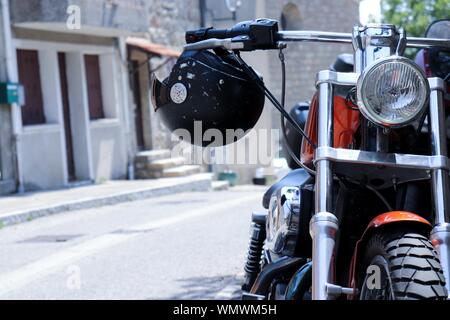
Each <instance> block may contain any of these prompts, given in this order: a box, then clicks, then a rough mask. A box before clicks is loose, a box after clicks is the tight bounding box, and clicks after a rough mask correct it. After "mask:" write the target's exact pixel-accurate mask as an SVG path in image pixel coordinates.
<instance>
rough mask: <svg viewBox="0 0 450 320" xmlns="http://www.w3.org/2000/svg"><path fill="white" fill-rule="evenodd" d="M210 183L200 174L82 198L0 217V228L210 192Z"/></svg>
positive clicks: (207, 178)
mask: <svg viewBox="0 0 450 320" xmlns="http://www.w3.org/2000/svg"><path fill="white" fill-rule="evenodd" d="M211 183H212V178H211V176H210V175H205V174H201V175H200V177H197V178H196V179H195V180H192V181H187V182H179V183H177V184H174V185H169V186H164V187H152V188H147V189H141V190H134V191H128V192H121V193H116V194H112V195H108V196H100V197H96V198H83V199H80V200H76V201H71V202H67V203H62V204H57V205H54V206H48V207H41V208H34V209H28V210H23V211H16V212H11V213H9V214H7V215H4V216H1V217H0V228H1V227H6V226H11V225H14V224H19V223H23V222H28V221H31V220H34V219H36V218H41V217H46V216H50V215H54V214H59V213H64V212H69V211H75V210H83V209H92V208H99V207H104V206H111V205H115V204H119V203H124V202H131V201H137V200H144V199H150V198H154V197H159V196H164V195H169V194H174V193H181V192H188V191H210V190H211V189H212V185H211Z"/></svg>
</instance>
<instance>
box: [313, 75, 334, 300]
mask: <svg viewBox="0 0 450 320" xmlns="http://www.w3.org/2000/svg"><path fill="white" fill-rule="evenodd" d="M317 121H318V123H317V127H318V133H317V146H318V147H332V141H333V140H332V139H333V85H332V84H331V83H328V82H323V83H321V84H319V109H318V120H317ZM316 170H317V171H316V190H315V212H316V214H315V215H314V216H313V218H312V219H311V222H310V234H311V238H312V246H313V247H312V252H313V255H312V261H313V268H312V279H313V280H312V298H313V300H327V299H328V292H327V285H328V284H329V283H332V282H333V280H334V279H333V274H332V270H333V268H332V267H331V266H332V258H333V253H334V247H335V242H336V233H337V231H338V219H337V218H336V216H335V215H334V214H333V213H331V211H332V198H333V188H332V187H333V173H332V171H331V162H330V161H329V160H325V159H322V160H319V161H317V162H316Z"/></svg>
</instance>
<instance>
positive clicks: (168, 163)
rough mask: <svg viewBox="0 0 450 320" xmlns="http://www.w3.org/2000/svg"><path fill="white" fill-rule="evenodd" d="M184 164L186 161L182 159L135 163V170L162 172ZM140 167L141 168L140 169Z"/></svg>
mask: <svg viewBox="0 0 450 320" xmlns="http://www.w3.org/2000/svg"><path fill="white" fill-rule="evenodd" d="M184 164H186V159H185V158H183V157H178V158H169V159H161V160H156V161H153V162H150V163H137V164H136V168H138V169H147V170H150V171H162V170H164V169H170V168H174V167H178V166H182V165H184ZM140 166H142V167H140Z"/></svg>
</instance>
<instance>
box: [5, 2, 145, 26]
mask: <svg viewBox="0 0 450 320" xmlns="http://www.w3.org/2000/svg"><path fill="white" fill-rule="evenodd" d="M71 5H75V6H78V7H79V8H80V9H81V10H80V18H81V24H82V27H83V28H86V29H98V30H100V29H112V30H117V31H119V32H123V31H125V30H126V31H131V32H141V33H142V32H146V31H147V29H148V21H147V19H146V17H147V16H146V8H147V1H145V0H96V1H87V0H26V1H24V0H10V6H11V19H12V22H13V23H16V24H17V23H20V24H27V25H28V26H33V24H34V25H35V27H38V28H45V27H46V26H48V25H49V24H50V25H52V26H53V29H54V28H55V27H56V28H60V29H63V28H64V27H65V25H66V21H67V17H68V15H67V8H68V7H69V6H71Z"/></svg>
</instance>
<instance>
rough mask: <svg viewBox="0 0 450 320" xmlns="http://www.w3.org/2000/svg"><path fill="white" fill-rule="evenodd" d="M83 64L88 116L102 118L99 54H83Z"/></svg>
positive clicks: (103, 115)
mask: <svg viewBox="0 0 450 320" xmlns="http://www.w3.org/2000/svg"><path fill="white" fill-rule="evenodd" d="M84 64H85V69H86V84H87V91H88V102H89V117H90V119H91V120H96V119H101V118H104V117H105V113H104V111H103V99H102V82H101V77H100V62H99V56H98V55H85V56H84Z"/></svg>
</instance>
